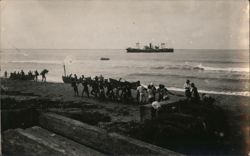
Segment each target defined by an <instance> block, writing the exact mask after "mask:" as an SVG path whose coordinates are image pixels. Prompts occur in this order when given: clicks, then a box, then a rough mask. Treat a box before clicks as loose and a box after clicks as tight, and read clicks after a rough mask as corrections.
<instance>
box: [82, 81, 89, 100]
mask: <svg viewBox="0 0 250 156" xmlns="http://www.w3.org/2000/svg"><path fill="white" fill-rule="evenodd" d="M82 86H83V90H82V97H83V95H84V93H86V95H87V97H88V98H89V87H88V83H87V82H86V80H84V79H83V81H82Z"/></svg>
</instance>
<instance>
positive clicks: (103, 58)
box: [100, 57, 110, 61]
mask: <svg viewBox="0 0 250 156" xmlns="http://www.w3.org/2000/svg"><path fill="white" fill-rule="evenodd" d="M100 60H103V61H107V60H110V58H107V57H101V58H100Z"/></svg>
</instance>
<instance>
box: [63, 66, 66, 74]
mask: <svg viewBox="0 0 250 156" xmlns="http://www.w3.org/2000/svg"><path fill="white" fill-rule="evenodd" d="M63 69H64V76H66V68H65V64H63Z"/></svg>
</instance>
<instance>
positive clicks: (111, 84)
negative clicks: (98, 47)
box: [63, 74, 140, 103]
mask: <svg viewBox="0 0 250 156" xmlns="http://www.w3.org/2000/svg"><path fill="white" fill-rule="evenodd" d="M63 80H64V82H66V83H71V86H72V87H73V90H74V95H75V96H79V91H78V86H79V85H80V84H81V85H82V87H83V89H82V92H81V96H87V97H90V96H91V95H92V96H93V97H96V98H97V97H98V98H100V99H102V100H105V99H109V100H113V101H122V102H125V103H127V102H131V101H133V97H132V92H131V90H132V89H135V88H137V87H138V86H139V85H140V82H139V81H137V82H128V81H123V80H122V79H119V80H115V79H111V78H110V79H105V78H104V77H103V76H102V75H100V76H95V77H94V78H91V77H84V75H82V76H81V77H80V78H78V77H77V75H76V74H74V76H72V74H70V75H69V76H66V77H63Z"/></svg>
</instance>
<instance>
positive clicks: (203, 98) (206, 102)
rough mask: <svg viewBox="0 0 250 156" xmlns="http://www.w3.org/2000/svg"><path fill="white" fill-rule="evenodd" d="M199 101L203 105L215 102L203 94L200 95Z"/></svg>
mask: <svg viewBox="0 0 250 156" xmlns="http://www.w3.org/2000/svg"><path fill="white" fill-rule="evenodd" d="M201 100H202V102H203V103H204V104H205V105H212V104H213V103H214V102H215V99H214V98H212V97H211V96H210V95H208V94H205V93H203V94H201Z"/></svg>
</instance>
